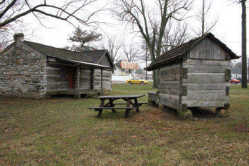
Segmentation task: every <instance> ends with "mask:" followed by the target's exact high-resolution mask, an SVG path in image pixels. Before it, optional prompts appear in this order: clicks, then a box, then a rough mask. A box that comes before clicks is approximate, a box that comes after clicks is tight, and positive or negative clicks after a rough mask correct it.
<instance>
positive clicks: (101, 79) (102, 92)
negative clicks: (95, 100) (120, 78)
mask: <svg viewBox="0 0 249 166" xmlns="http://www.w3.org/2000/svg"><path fill="white" fill-rule="evenodd" d="M100 77H101V78H100V81H101V94H104V89H103V69H102V68H101V76H100Z"/></svg>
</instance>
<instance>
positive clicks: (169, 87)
mask: <svg viewBox="0 0 249 166" xmlns="http://www.w3.org/2000/svg"><path fill="white" fill-rule="evenodd" d="M237 58H239V57H238V56H237V55H236V54H235V53H234V52H232V51H231V50H230V49H229V48H228V47H227V46H226V45H225V44H224V43H222V42H221V41H220V40H218V39H217V38H216V37H215V36H214V35H213V34H211V33H207V34H205V35H203V36H201V37H198V38H195V39H193V40H190V41H189V42H186V43H184V44H182V45H180V46H178V47H175V48H173V49H171V50H169V51H168V52H166V53H164V54H163V55H161V56H160V57H158V58H157V59H156V60H155V62H154V63H152V64H150V66H149V67H147V68H146V69H147V70H148V71H152V70H154V71H157V72H158V92H157V93H154V94H152V93H150V94H149V97H150V99H149V100H152V101H153V100H155V102H159V103H158V104H161V105H164V106H166V107H170V108H173V109H176V110H177V111H178V113H179V114H181V115H183V114H184V113H185V112H190V110H189V109H191V108H196V107H197V108H200V107H201V108H205V107H208V108H210V107H212V108H213V107H214V108H216V110H217V111H220V110H221V109H228V108H229V86H230V83H229V80H230V77H231V60H232V59H237Z"/></svg>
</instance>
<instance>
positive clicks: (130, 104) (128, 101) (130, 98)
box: [89, 95, 147, 118]
mask: <svg viewBox="0 0 249 166" xmlns="http://www.w3.org/2000/svg"><path fill="white" fill-rule="evenodd" d="M143 96H145V95H121V96H99V97H98V98H99V99H100V105H99V107H90V108H89V109H93V110H95V111H98V112H99V113H98V115H97V116H98V117H101V115H102V112H103V110H112V112H113V113H115V112H116V110H117V109H124V110H125V117H126V118H127V117H128V116H129V113H130V111H131V110H133V109H135V110H136V112H139V107H140V106H141V105H143V104H147V103H143V102H138V98H141V97H143ZM120 99H121V100H123V101H125V102H123V103H117V102H114V101H116V100H120ZM106 101H107V102H106ZM115 105H125V106H121V107H115Z"/></svg>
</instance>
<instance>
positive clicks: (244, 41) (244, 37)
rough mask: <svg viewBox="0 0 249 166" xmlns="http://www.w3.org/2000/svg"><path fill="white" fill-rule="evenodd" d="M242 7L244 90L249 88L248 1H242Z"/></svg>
mask: <svg viewBox="0 0 249 166" xmlns="http://www.w3.org/2000/svg"><path fill="white" fill-rule="evenodd" d="M241 6H242V84H241V86H242V88H247V55H246V51H247V50H246V49H247V48H246V40H247V37H246V35H247V33H246V0H242V1H241Z"/></svg>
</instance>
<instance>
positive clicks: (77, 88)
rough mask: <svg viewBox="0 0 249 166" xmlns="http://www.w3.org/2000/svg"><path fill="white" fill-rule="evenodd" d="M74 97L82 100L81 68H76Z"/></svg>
mask: <svg viewBox="0 0 249 166" xmlns="http://www.w3.org/2000/svg"><path fill="white" fill-rule="evenodd" d="M74 97H75V98H78V99H79V98H80V66H77V68H76V80H75V91H74Z"/></svg>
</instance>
